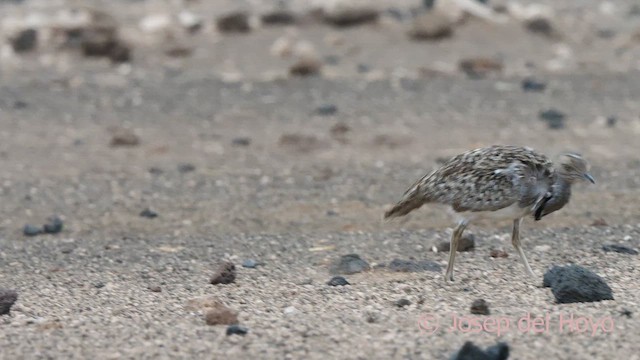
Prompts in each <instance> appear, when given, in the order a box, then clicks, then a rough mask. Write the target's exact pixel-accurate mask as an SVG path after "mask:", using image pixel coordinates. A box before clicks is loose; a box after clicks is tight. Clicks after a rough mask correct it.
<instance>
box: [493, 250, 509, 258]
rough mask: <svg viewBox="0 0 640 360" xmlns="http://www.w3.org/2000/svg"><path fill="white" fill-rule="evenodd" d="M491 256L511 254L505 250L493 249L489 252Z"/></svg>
mask: <svg viewBox="0 0 640 360" xmlns="http://www.w3.org/2000/svg"><path fill="white" fill-rule="evenodd" d="M489 256H491V257H492V258H507V257H509V254H508V253H507V252H506V251H504V250H500V249H491V251H490V252H489Z"/></svg>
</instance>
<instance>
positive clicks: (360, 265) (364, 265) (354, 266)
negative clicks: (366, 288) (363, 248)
mask: <svg viewBox="0 0 640 360" xmlns="http://www.w3.org/2000/svg"><path fill="white" fill-rule="evenodd" d="M369 269H371V266H369V263H368V262H366V261H364V260H363V259H362V258H360V255H358V254H347V255H343V256H341V257H340V258H339V259H337V260H336V261H335V262H334V263H333V264H332V265H331V267H330V268H329V272H330V273H331V274H347V275H350V274H356V273H359V272H363V271H367V270H369Z"/></svg>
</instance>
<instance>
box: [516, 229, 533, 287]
mask: <svg viewBox="0 0 640 360" xmlns="http://www.w3.org/2000/svg"><path fill="white" fill-rule="evenodd" d="M521 223H522V219H516V220H513V234H512V235H511V243H512V244H513V247H514V248H516V251H517V252H518V255H520V259H521V260H522V263H523V264H524V268H525V270H526V272H527V275H529V276H531V277H533V276H535V275H534V274H533V271H532V270H531V266H529V262H528V261H527V257H526V256H525V255H524V251H523V250H522V245H520V224H521Z"/></svg>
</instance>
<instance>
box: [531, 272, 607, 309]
mask: <svg viewBox="0 0 640 360" xmlns="http://www.w3.org/2000/svg"><path fill="white" fill-rule="evenodd" d="M543 285H544V286H545V287H551V292H553V295H554V296H555V298H556V301H557V302H558V303H561V304H568V303H576V302H594V301H602V300H613V293H612V291H611V288H610V287H609V285H607V283H605V281H604V280H603V279H602V278H601V277H600V276H598V275H597V274H595V273H594V272H592V271H591V270H588V269H586V268H583V267H582V266H578V265H567V266H563V267H559V266H554V267H553V268H552V269H550V270H548V271H547V272H546V273H545V274H544V279H543Z"/></svg>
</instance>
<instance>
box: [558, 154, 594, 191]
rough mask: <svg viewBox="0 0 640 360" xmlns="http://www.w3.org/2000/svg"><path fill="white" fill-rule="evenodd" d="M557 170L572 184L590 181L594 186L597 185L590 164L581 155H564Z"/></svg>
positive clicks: (560, 158) (559, 159)
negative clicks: (590, 171) (590, 170)
mask: <svg viewBox="0 0 640 360" xmlns="http://www.w3.org/2000/svg"><path fill="white" fill-rule="evenodd" d="M557 169H558V173H559V174H560V176H562V177H564V178H565V179H567V180H569V181H570V182H575V181H579V180H582V181H589V182H591V183H592V184H595V183H596V181H595V180H594V179H593V176H591V174H590V173H589V163H588V162H587V160H585V159H584V158H583V157H582V155H580V154H576V153H564V154H562V155H560V157H559V158H558V165H557Z"/></svg>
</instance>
